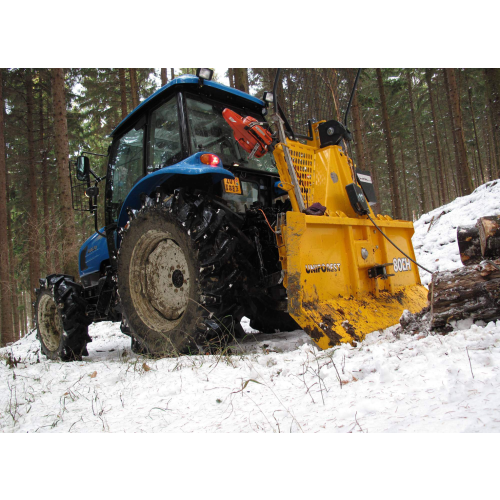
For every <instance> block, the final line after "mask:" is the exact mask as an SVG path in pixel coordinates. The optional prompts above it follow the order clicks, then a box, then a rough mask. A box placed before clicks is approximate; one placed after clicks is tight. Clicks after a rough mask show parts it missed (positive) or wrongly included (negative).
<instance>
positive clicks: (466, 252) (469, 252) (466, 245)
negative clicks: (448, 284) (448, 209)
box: [457, 224, 483, 266]
mask: <svg viewBox="0 0 500 500" xmlns="http://www.w3.org/2000/svg"><path fill="white" fill-rule="evenodd" d="M457 243H458V250H459V252H460V260H461V261H462V264H463V265H464V266H470V265H473V264H479V263H480V262H481V260H483V256H482V254H481V240H480V238H479V227H478V226H477V224H476V225H475V226H463V227H457Z"/></svg>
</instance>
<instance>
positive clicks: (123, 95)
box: [118, 68, 128, 120]
mask: <svg viewBox="0 0 500 500" xmlns="http://www.w3.org/2000/svg"><path fill="white" fill-rule="evenodd" d="M118 77H119V78H120V102H121V108H122V120H123V119H124V118H125V117H126V116H127V114H128V112H127V81H126V79H125V70H124V69H123V68H120V69H119V70H118Z"/></svg>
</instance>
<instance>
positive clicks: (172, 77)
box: [170, 68, 175, 80]
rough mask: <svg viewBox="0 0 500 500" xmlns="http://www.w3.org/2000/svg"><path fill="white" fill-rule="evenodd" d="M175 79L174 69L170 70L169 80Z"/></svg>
mask: <svg viewBox="0 0 500 500" xmlns="http://www.w3.org/2000/svg"><path fill="white" fill-rule="evenodd" d="M174 78H175V72H174V68H170V79H171V80H173V79H174Z"/></svg>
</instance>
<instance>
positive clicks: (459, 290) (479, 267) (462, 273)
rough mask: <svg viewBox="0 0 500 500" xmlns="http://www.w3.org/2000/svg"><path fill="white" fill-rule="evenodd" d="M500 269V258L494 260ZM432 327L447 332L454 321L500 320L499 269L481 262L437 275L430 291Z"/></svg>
mask: <svg viewBox="0 0 500 500" xmlns="http://www.w3.org/2000/svg"><path fill="white" fill-rule="evenodd" d="M494 263H495V264H496V265H497V266H499V268H500V259H497V260H496V261H494ZM428 298H429V302H430V304H431V328H432V329H438V330H439V329H441V330H443V329H445V330H446V329H447V327H449V323H450V322H451V321H457V320H461V319H467V318H472V319H473V320H483V321H494V320H497V319H500V269H497V268H496V267H495V266H493V265H491V264H489V263H487V262H482V263H481V264H476V265H471V266H467V267H462V268H460V269H455V270H454V271H448V272H442V273H436V274H434V276H433V279H432V283H431V286H430V288H429V297H428Z"/></svg>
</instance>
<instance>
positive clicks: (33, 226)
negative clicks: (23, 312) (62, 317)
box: [25, 68, 40, 315]
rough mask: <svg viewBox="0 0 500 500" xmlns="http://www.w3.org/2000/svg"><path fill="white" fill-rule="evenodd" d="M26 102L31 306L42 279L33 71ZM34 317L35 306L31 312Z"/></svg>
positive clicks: (28, 76) (28, 77)
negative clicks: (34, 130)
mask: <svg viewBox="0 0 500 500" xmlns="http://www.w3.org/2000/svg"><path fill="white" fill-rule="evenodd" d="M25 88H26V102H27V108H28V110H27V111H28V112H27V115H26V125H27V126H26V129H27V136H28V185H29V209H30V210H29V217H28V220H29V224H28V231H29V235H28V245H29V249H28V260H29V281H30V299H31V304H34V303H35V288H37V287H38V284H39V283H38V279H39V278H40V250H39V248H38V200H37V196H36V187H37V184H38V183H37V175H36V168H35V144H34V138H33V108H34V103H33V79H32V76H31V69H29V68H28V69H26V70H25ZM30 314H31V315H33V314H34V311H33V306H32V309H31V311H30Z"/></svg>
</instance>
